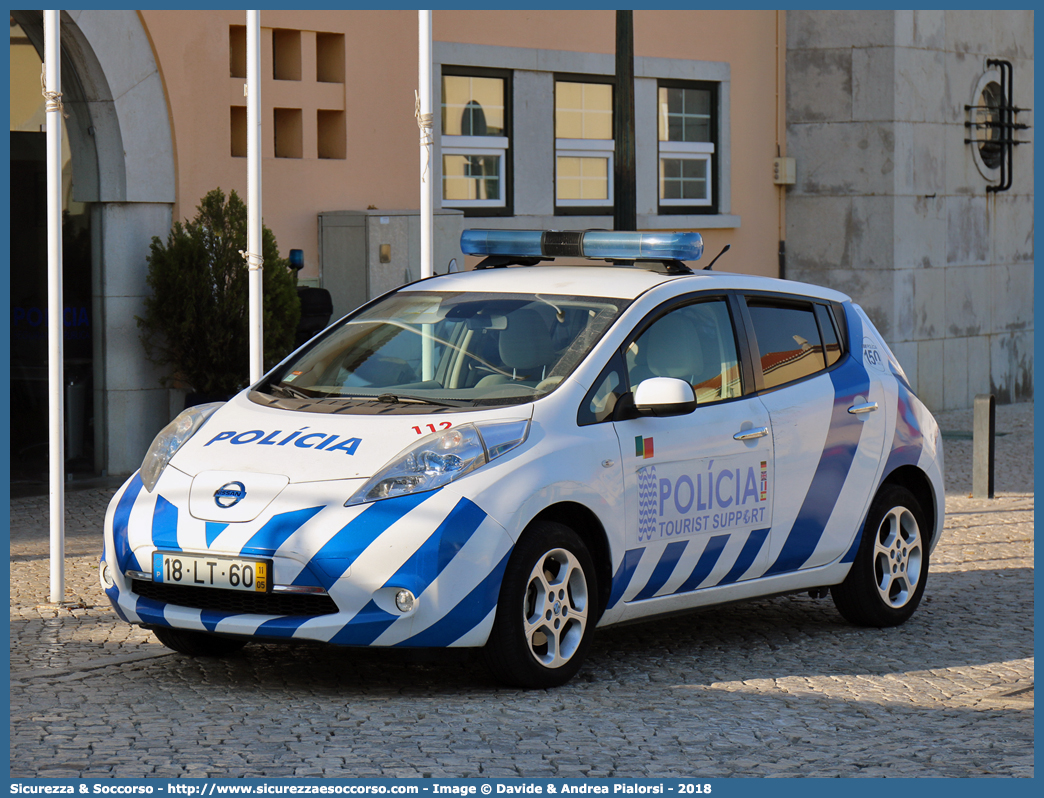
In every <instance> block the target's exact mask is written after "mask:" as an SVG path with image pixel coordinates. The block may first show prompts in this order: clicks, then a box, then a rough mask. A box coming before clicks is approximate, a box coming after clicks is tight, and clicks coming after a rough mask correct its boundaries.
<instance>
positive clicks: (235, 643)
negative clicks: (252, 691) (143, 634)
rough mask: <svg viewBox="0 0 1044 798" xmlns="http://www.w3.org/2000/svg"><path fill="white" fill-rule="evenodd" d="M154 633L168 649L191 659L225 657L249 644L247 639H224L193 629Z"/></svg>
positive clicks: (153, 630) (159, 628)
mask: <svg viewBox="0 0 1044 798" xmlns="http://www.w3.org/2000/svg"><path fill="white" fill-rule="evenodd" d="M152 633H153V634H154V635H156V637H157V638H159V641H160V642H161V643H162V644H163V645H165V646H166V647H167V648H171V649H173V650H174V651H177V652H178V653H179V654H187V655H188V656H190V657H224V656H226V655H228V654H233V653H235V652H236V651H239V649H241V648H242V647H243V646H245V645H246V642H247V641H246V638H241V637H224V636H222V635H216V634H211V633H210V632H196V631H192V630H191V629H168V628H167V627H155V628H153V629H152Z"/></svg>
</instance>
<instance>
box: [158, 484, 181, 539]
mask: <svg viewBox="0 0 1044 798" xmlns="http://www.w3.org/2000/svg"><path fill="white" fill-rule="evenodd" d="M152 544H153V545H154V546H155V547H156V548H157V549H163V550H164V551H181V546H179V545H178V508H177V507H175V506H174V505H173V504H171V503H170V502H169V501H167V500H166V499H164V498H163V497H162V496H157V497H156V509H155V510H153V511H152Z"/></svg>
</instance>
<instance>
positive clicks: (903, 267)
mask: <svg viewBox="0 0 1044 798" xmlns="http://www.w3.org/2000/svg"><path fill="white" fill-rule="evenodd" d="M987 59H1006V60H1008V61H1010V62H1011V63H1012V65H1013V80H1012V84H1013V86H1014V101H1015V105H1016V106H1019V107H1024V108H1025V107H1029V108H1032V106H1033V14H1032V12H1029V11H916V12H915V11H790V12H788V13H787V148H788V152H787V155H789V156H791V157H794V158H796V161H797V183H796V185H794V186H791V187H790V188H789V189H788V193H787V207H786V210H787V228H786V233H787V242H786V251H787V262H786V276H787V277H788V278H790V279H794V280H804V281H808V282H813V283H818V284H823V285H829V286H831V287H834V288H837V289H839V290H842V291H845V292H846V293H848V294H850V295H851V296H852V297H853V298H854V299H855V300H856V301H857V302H859V303H860V304H861V305H862V306H863V307H864V308H865V309H866V311H867V313H868V314H869V315H870V317H871V318H872V319H873V320H874V322H875V324H877V325H878V327H879V328H880V330H881V332H882V333H883V334H884V336H885V338H886V339H887V340H888V341H889V342H890V344H891V345H892V348H893V349H894V351H895V353H896V356H897V357H898V358H899V360H900V362H901V363H902V364H903V367H904V369H905V370H906V372H907V374H908V376H909V377H910V380H911V382H912V383H913V384H914V387H915V388H916V389H917V391H918V394H919V395H920V396H921V397H922V399H924V401H925V402H926V403H927V404H928V405H929V406H930V407H931V408H933V409H935V410H943V409H952V408H961V407H967V406H969V405H970V404H971V403H972V400H973V399H974V397H975V395H976V394H979V393H986V392H992V393H994V394H995V395H996V396H997V399H998V401H1000V402H1017V401H1026V400H1029V399H1032V397H1033V385H1032V378H1033V145H1032V144H1022V145H1019V146H1017V147H1015V149H1014V158H1013V170H1012V176H1013V181H1012V186H1011V188H1010V189H1009V190H1007V191H1004V192H999V193H998V192H987V191H986V187H987V186H988V185H991V184H992V185H996V184H997V183H998V181H999V169H989V168H987V167H985V166H984V165H983V163H982V160H981V158H980V157H979V156H978V153H977V151H976V149H977V148H976V147H975V146H974V145H970V144H966V143H965V138H966V137H967V136H968V131H967V129H966V127H965V122H966V121H968V120H969V118H970V117H969V113H970V112H969V111H968V110H966V108H965V106H966V105H973V104H975V103H976V101H977V97H978V91H979V90H981V86H982V85H984V83H983V81H984V80H986V79H988V76H987V78H984V75H986V74H987V73H988V72H989V71H990V70H991V69H992V68H991V67H988V66H987V65H986V61H987ZM1017 121H1019V122H1026V123H1029V124H1032V122H1033V120H1032V113H1028V112H1024V113H1020V114H1019V117H1018V120H1017ZM1034 132H1035V131H1034V130H1028V131H1023V132H1021V133H1020V134H1018V135H1017V138H1021V139H1023V140H1027V141H1032V139H1033V133H1034Z"/></svg>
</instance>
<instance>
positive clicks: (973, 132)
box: [964, 58, 1032, 193]
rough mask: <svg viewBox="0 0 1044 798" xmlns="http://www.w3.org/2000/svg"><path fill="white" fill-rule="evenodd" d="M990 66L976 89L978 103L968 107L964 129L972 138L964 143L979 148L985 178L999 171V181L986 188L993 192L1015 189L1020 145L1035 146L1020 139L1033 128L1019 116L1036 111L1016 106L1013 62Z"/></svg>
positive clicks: (988, 63) (991, 61)
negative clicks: (1015, 159)
mask: <svg viewBox="0 0 1044 798" xmlns="http://www.w3.org/2000/svg"><path fill="white" fill-rule="evenodd" d="M986 67H987V70H988V71H987V73H986V74H985V75H983V77H982V79H980V81H979V85H978V87H977V88H976V100H975V102H976V103H977V104H976V105H966V106H964V110H965V111H966V112H967V113H968V121H966V122H965V123H964V127H965V129H966V130H967V131H968V136H969V137H968V138H965V139H964V143H965V144H971V145H973V147H974V148H975V149H974V150H973V152H974V153H975V155H976V156H977V158H976V161H977V164H976V165H978V166H979V171H980V172H982V174H983V176H984V177H986V178H987V179H994V178H993V174H994V173H995V171H996V170H998V169H999V179H998V182H997V183H996V184H995V185H989V186H987V187H986V191H987V193H989V192H1001V191H1007V190H1008V189H1010V188H1011V184H1012V176H1013V171H1014V161H1013V157H1012V153H1013V152H1014V149H1015V147H1016V146H1017V145H1019V144H1029V143H1031V142H1030V141H1029V140H1028V139H1018V138H1016V136H1017V135H1018V134H1019V131H1022V130H1029V129H1030V126H1029V125H1027V124H1025V123H1021V122H1018V121H1017V117H1018V115H1019V114H1020V113H1024V112H1028V111H1031V110H1032V109H1030V108H1019V107H1018V106H1016V105H1015V100H1014V90H1013V79H1012V72H1013V69H1012V65H1011V62H1010V61H1005V60H1003V59H994V58H990V59H987V61H986ZM994 76H996V77H999V79H1000V82H999V83H998V82H997V81H996V80H994V79H993V77H994Z"/></svg>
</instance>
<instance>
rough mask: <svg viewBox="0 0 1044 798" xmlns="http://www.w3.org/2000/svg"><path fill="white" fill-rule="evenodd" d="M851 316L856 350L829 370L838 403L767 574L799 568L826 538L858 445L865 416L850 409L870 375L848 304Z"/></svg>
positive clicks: (856, 322) (857, 325) (854, 316)
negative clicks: (802, 497) (857, 353)
mask: <svg viewBox="0 0 1044 798" xmlns="http://www.w3.org/2000/svg"><path fill="white" fill-rule="evenodd" d="M847 316H848V318H849V331H850V332H849V335H850V341H851V348H852V349H853V351H852V352H850V353H849V355H848V357H847V359H846V361H845V363H844V364H843V365H842V366H841V367H840V368H838V369H835V370H834V371H831V372H830V380H831V382H832V383H833V385H834V406H833V410H832V412H831V415H830V428H829V429H828V430H827V436H826V442H825V444H824V446H823V453H822V455H820V458H819V465H818V466H816V472H815V474H814V475H813V477H812V483H811V484H810V485H809V487H808V493H806V494H805V500H804V502H802V504H801V509H800V510H799V511H798V515H797V518H796V519H795V520H794V524H793V526H792V527H791V528H790V531H789V532H788V533H787V536H786V539H785V540H784V542H783V547H782V549H781V550H780V552H779V555H778V556H777V557H776V561H775V562H774V563H772V565H770V566H769V568H768V570H767V571H765V574H764V575H765V576H772V575H774V574H781V573H787V572H789V571H796V570H798V569H799V568H801V566H802V565H804V564H805V562H806V561H807V560H808V558H809V557H811V556H812V553H813V552H814V551H815V550H816V546H818V545H819V541H820V539H821V538H822V537H823V531H824V530H825V529H826V525H827V521H829V520H830V514H831V513H832V512H833V511H834V506H835V505H836V504H837V499H838V497H839V496H840V495H841V489H842V488H843V487H844V486H845V481H846V480H847V479H848V474H849V471H850V470H851V468H852V462H853V461H854V460H855V455H856V450H857V449H858V448H859V438H860V436H861V435H862V433H863V421H862V420H861V419H860V418H859V417H857V416H853V415H852V414H851V413H849V412H848V408H849V407H851V405H852V403H853V402H854V401H855V399H856V397H857V396H860V395H862V396H866V394H867V393H868V392H869V390H870V377H869V375H868V374H867V372H866V367H865V366H864V365H863V361H862V358H861V357H858V358H857V357H856V356H855V354H854V352H855V351H861V347H862V340H863V339H862V324H861V323H860V322H859V318H858V316H857V314H856V313H855V311H854V310H851V309H850V310H849V311H848V313H847ZM857 336H858V337H857ZM856 347H860V350H856V349H855V348H856Z"/></svg>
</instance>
